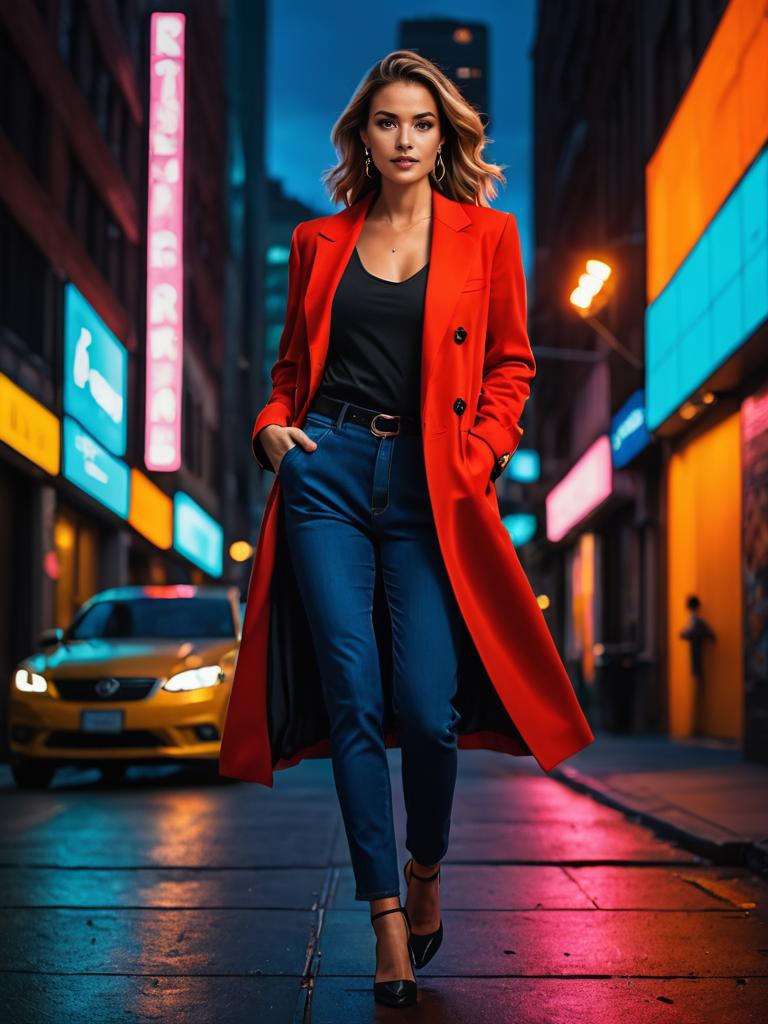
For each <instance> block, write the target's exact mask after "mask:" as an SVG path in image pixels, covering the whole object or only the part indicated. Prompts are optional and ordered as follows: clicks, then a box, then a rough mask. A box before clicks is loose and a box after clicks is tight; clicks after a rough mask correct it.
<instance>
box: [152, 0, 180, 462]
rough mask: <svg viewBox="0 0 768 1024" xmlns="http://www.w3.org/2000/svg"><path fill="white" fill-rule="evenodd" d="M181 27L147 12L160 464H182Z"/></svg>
mask: <svg viewBox="0 0 768 1024" xmlns="http://www.w3.org/2000/svg"><path fill="white" fill-rule="evenodd" d="M184 31H185V18H184V15H183V14H176V13H171V14H166V13H162V14H161V13H157V14H153V15H152V19H151V27H150V60H149V74H150V82H149V182H148V190H147V193H148V194H147V396H146V414H145V442H144V463H145V465H146V466H147V469H152V470H156V471H159V472H170V471H172V470H175V469H178V468H179V466H180V465H181V404H182V403H181V386H182V385H181V381H182V377H181V368H182V355H183V347H184V324H183V310H184V281H183V272H184V259H183V235H182V227H183V187H184Z"/></svg>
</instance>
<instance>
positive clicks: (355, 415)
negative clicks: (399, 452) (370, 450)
mask: <svg viewBox="0 0 768 1024" xmlns="http://www.w3.org/2000/svg"><path fill="white" fill-rule="evenodd" d="M343 405H346V406H347V408H346V410H345V412H344V416H343V417H342V420H341V423H345V422H346V421H347V420H349V422H350V423H360V424H361V425H362V426H364V427H368V428H369V430H370V431H371V433H372V434H375V435H376V437H391V436H394V435H396V434H420V433H421V424H420V422H419V421H418V420H415V419H413V418H412V417H411V416H400V415H393V414H391V413H388V412H373V411H372V410H371V409H366V408H365V407H364V406H362V405H352V404H350V403H346V402H341V401H339V399H337V398H326V397H325V395H316V396H315V398H314V399H313V401H312V404H311V405H310V407H309V410H308V411H309V412H318V413H320V415H321V416H333V417H334V418H335V417H337V416H338V415H339V412H340V411H341V408H342V406H343ZM341 423H340V424H339V426H341Z"/></svg>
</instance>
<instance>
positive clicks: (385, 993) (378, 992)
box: [371, 907, 418, 1006]
mask: <svg viewBox="0 0 768 1024" xmlns="http://www.w3.org/2000/svg"><path fill="white" fill-rule="evenodd" d="M397 911H400V912H401V913H402V914H403V915H404V916H405V924H406V927H407V929H408V938H409V945H408V956H409V958H410V961H411V966H413V951H412V950H411V946H410V935H411V922H410V920H409V918H408V911H407V910H406V909H405V907H390V908H389V910H380V911H379V912H378V913H377V914H371V921H375V920H376V918H377V917H383V916H384V914H394V913H396V912H397ZM417 992H418V986H417V985H416V982H415V981H411V979H410V978H397V979H396V980H394V981H374V983H373V998H374V999H375V1000H376V1002H377V1003H383V1004H384V1006H413V1004H414V1003H415V1002H416V995H417Z"/></svg>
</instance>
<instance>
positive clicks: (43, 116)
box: [0, 24, 50, 187]
mask: <svg viewBox="0 0 768 1024" xmlns="http://www.w3.org/2000/svg"><path fill="white" fill-rule="evenodd" d="M0 127H2V129H3V131H4V132H5V134H6V135H7V136H8V138H9V139H10V141H11V144H12V145H13V147H14V149H16V150H18V152H19V154H20V155H21V157H22V158H23V160H24V162H25V163H26V164H27V166H28V167H29V169H30V171H31V172H32V174H34V176H35V177H36V178H37V180H38V181H39V182H40V184H41V185H43V186H44V187H46V186H47V185H48V163H49V140H50V116H49V111H48V107H47V105H46V103H45V101H44V99H43V97H42V96H41V94H40V93H39V92H38V90H37V87H36V86H35V84H34V82H33V81H32V79H31V78H30V76H29V73H28V71H27V68H26V66H25V64H24V62H23V60H22V59H21V57H20V56H19V53H18V50H17V49H16V47H15V46H14V44H13V40H12V39H11V38H10V36H9V35H8V33H7V32H6V30H5V28H4V27H3V26H2V25H1V24H0ZM6 173H7V172H6Z"/></svg>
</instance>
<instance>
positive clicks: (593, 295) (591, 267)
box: [570, 259, 643, 370]
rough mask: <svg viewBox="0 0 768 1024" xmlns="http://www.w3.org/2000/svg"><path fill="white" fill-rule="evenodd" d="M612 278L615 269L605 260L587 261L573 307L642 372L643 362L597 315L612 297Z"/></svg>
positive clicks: (574, 296) (572, 295)
mask: <svg viewBox="0 0 768 1024" xmlns="http://www.w3.org/2000/svg"><path fill="white" fill-rule="evenodd" d="M612 276H613V268H612V267H611V266H610V264H608V263H604V262H603V260H595V259H592V260H587V262H586V267H585V271H584V273H583V274H580V275H579V283H578V284H577V285H576V287H575V288H574V289H573V291H572V292H571V295H570V301H571V305H572V306H573V307H574V309H575V310H576V312H577V313H578V314H579V316H580V317H581V318H582V319H583V320H586V321H587V322H588V323H590V324H591V325H592V327H594V329H595V330H596V331H597V333H598V334H599V335H600V337H601V338H604V339H605V341H607V342H608V344H609V345H610V346H611V348H612V349H614V350H615V351H616V352H618V353H619V355H621V356H622V357H623V358H624V359H626V361H627V362H628V363H631V364H632V366H634V367H635V368H636V369H638V370H641V369H642V368H643V363H642V360H640V359H638V358H637V356H635V355H633V353H632V352H630V351H629V349H627V348H625V347H624V346H623V345H622V344H621V342H620V341H619V339H618V338H617V337H616V335H615V334H614V333H613V331H612V330H611V329H610V327H606V325H605V324H604V323H601V322H600V321H599V320H598V319H597V316H596V315H595V314H596V313H599V312H600V310H601V309H602V308H603V306H604V305H605V304H606V302H607V301H608V298H609V296H610V286H609V281H611V278H612Z"/></svg>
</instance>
